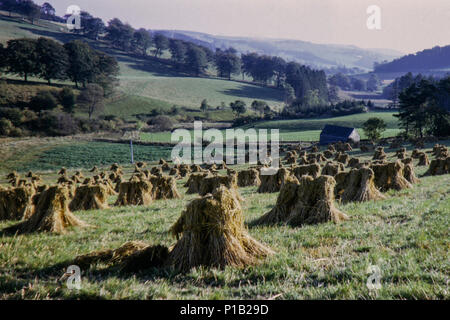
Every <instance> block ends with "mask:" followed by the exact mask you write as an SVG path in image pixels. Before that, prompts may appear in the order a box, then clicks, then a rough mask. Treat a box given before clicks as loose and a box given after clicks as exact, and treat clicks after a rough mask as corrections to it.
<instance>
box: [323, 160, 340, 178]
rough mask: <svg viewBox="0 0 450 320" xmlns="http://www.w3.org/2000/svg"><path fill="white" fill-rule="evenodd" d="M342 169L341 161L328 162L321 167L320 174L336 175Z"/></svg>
mask: <svg viewBox="0 0 450 320" xmlns="http://www.w3.org/2000/svg"><path fill="white" fill-rule="evenodd" d="M342 171H344V165H343V164H342V163H340V162H338V163H333V162H328V163H327V164H326V165H325V166H324V167H323V168H322V175H326V176H332V177H334V176H335V175H337V174H338V173H339V172H342Z"/></svg>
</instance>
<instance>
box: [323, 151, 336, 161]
mask: <svg viewBox="0 0 450 320" xmlns="http://www.w3.org/2000/svg"><path fill="white" fill-rule="evenodd" d="M323 155H324V157H325V158H327V159H331V158H333V157H334V152H333V151H331V150H325V151H324V152H323Z"/></svg>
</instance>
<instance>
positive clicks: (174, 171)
mask: <svg viewBox="0 0 450 320" xmlns="http://www.w3.org/2000/svg"><path fill="white" fill-rule="evenodd" d="M169 176H173V177H174V178H175V179H180V178H181V174H180V169H178V168H171V169H170V171H169Z"/></svg>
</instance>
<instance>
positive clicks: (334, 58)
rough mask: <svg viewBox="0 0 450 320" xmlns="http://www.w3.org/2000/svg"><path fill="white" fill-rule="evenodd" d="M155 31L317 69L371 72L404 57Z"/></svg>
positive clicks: (348, 48)
mask: <svg viewBox="0 0 450 320" xmlns="http://www.w3.org/2000/svg"><path fill="white" fill-rule="evenodd" d="M156 31H157V32H162V33H164V34H165V35H166V36H168V37H171V38H176V39H181V40H186V41H192V42H195V43H197V44H200V45H203V46H206V47H209V48H210V49H212V50H215V48H228V47H233V48H235V49H236V50H238V51H239V52H242V53H246V52H248V51H251V52H257V53H259V54H266V55H273V56H279V57H281V58H283V59H285V60H288V61H296V62H299V63H302V64H306V65H309V66H312V67H316V68H332V67H339V66H346V67H348V68H352V67H356V68H360V69H363V70H372V68H373V64H374V62H381V61H385V60H392V59H394V58H397V57H399V56H401V55H402V54H401V53H400V52H397V51H394V50H388V49H361V48H358V47H356V46H350V45H334V44H315V43H311V42H306V41H300V40H285V39H268V38H263V39H256V38H245V37H224V36H214V35H210V34H206V33H199V32H191V31H181V30H174V31H171V30H156Z"/></svg>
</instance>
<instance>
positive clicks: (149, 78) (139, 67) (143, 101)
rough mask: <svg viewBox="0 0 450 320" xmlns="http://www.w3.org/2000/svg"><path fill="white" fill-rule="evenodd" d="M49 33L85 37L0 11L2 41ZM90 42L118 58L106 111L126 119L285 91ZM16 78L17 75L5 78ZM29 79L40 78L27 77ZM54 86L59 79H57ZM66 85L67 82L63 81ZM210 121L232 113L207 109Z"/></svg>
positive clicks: (273, 101)
mask: <svg viewBox="0 0 450 320" xmlns="http://www.w3.org/2000/svg"><path fill="white" fill-rule="evenodd" d="M41 36H44V37H49V38H52V39H55V40H57V41H60V42H62V43H65V42H68V41H71V40H73V39H79V38H81V39H83V40H86V38H84V37H81V36H77V35H74V34H71V33H69V32H67V30H66V29H65V28H64V27H63V26H61V25H60V24H57V23H52V22H48V21H43V20H40V21H39V23H38V24H36V25H32V24H30V23H28V22H26V21H22V20H21V19H20V18H17V17H12V18H10V17H8V16H7V15H6V14H2V12H0V42H1V43H6V42H7V41H8V40H9V39H14V38H23V37H28V38H38V37H41ZM87 41H88V42H89V44H90V45H91V46H92V47H94V48H95V49H97V50H100V51H104V52H106V53H108V54H110V55H113V56H114V57H116V59H117V60H118V62H119V66H120V75H119V80H120V85H119V87H118V90H117V91H118V93H117V95H115V96H114V97H113V98H112V99H111V100H110V101H108V103H107V104H106V107H105V114H106V115H116V116H120V117H124V118H126V119H128V120H133V119H136V115H139V114H150V113H151V112H152V110H155V109H157V110H168V109H169V108H172V107H173V106H174V105H177V106H179V107H187V108H189V109H193V110H192V111H191V112H187V114H188V115H191V116H198V115H199V113H200V110H199V107H200V104H201V101H202V100H203V99H207V100H208V104H209V105H210V106H211V107H213V109H215V108H216V107H218V106H220V105H221V104H222V102H223V103H224V104H225V105H226V106H228V105H229V103H230V102H233V101H235V100H238V99H240V100H243V101H245V102H246V103H247V105H249V104H251V102H252V101H253V100H255V99H262V100H265V101H267V102H268V103H269V104H270V105H271V106H272V107H279V106H281V105H282V102H283V92H282V91H280V90H277V89H273V88H266V87H262V86H258V85H253V84H251V83H243V82H238V81H228V80H222V79H213V78H194V77H189V76H186V75H184V74H180V73H178V72H177V71H175V70H173V69H172V68H171V66H170V65H168V64H166V63H164V62H165V61H164V59H156V58H153V57H146V58H143V57H140V56H135V55H131V54H125V53H123V52H121V51H117V50H113V49H111V48H109V47H107V46H106V45H105V44H104V43H103V42H101V41H97V42H94V41H90V40H87ZM8 77H9V78H13V79H16V77H13V76H8ZM30 80H31V81H35V82H41V81H40V80H39V79H35V78H30ZM55 83H56V84H58V83H60V82H58V81H56V82H55ZM65 84H69V83H65ZM197 110H198V111H197ZM209 116H210V117H211V119H212V120H219V121H220V120H227V121H229V120H231V119H233V115H232V112H231V110H230V109H229V108H226V110H219V111H216V110H211V111H210V114H209Z"/></svg>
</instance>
